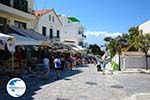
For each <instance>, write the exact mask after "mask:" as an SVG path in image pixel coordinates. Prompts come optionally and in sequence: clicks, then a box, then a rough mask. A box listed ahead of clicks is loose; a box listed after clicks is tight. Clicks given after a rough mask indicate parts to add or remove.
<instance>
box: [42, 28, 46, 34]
mask: <svg viewBox="0 0 150 100" xmlns="http://www.w3.org/2000/svg"><path fill="white" fill-rule="evenodd" d="M42 34H43V35H44V36H46V27H44V26H43V27H42Z"/></svg>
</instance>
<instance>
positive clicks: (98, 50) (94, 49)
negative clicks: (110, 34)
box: [88, 44, 103, 55]
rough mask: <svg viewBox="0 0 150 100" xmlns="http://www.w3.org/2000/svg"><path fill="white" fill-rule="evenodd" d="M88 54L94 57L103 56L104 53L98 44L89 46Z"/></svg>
mask: <svg viewBox="0 0 150 100" xmlns="http://www.w3.org/2000/svg"><path fill="white" fill-rule="evenodd" d="M88 53H91V54H94V55H102V53H103V52H102V51H101V48H100V47H99V46H98V45H97V44H94V45H90V46H89V49H88Z"/></svg>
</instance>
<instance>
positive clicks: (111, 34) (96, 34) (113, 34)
mask: <svg viewBox="0 0 150 100" xmlns="http://www.w3.org/2000/svg"><path fill="white" fill-rule="evenodd" d="M84 34H85V35H86V36H89V35H92V36H96V37H103V38H104V37H117V36H118V35H121V33H119V32H116V33H109V32H96V31H94V32H92V31H86V32H85V33H84Z"/></svg>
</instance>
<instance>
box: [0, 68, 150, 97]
mask: <svg viewBox="0 0 150 100" xmlns="http://www.w3.org/2000/svg"><path fill="white" fill-rule="evenodd" d="M49 77H50V79H49V80H43V79H42V78H40V77H39V78H33V79H26V80H25V82H26V84H27V91H26V93H25V95H24V96H22V97H21V98H18V100H150V98H149V95H148V94H147V93H150V74H143V73H133V74H126V73H125V74H124V73H121V74H120V73H115V74H113V75H111V74H109V73H106V75H102V73H101V72H97V71H96V67H95V66H94V65H89V66H80V67H77V68H74V69H73V70H64V71H63V74H62V78H61V79H60V80H56V76H55V72H54V71H51V73H50V76H49ZM141 94H142V95H141ZM0 100H16V99H14V98H11V97H10V96H8V94H5V95H2V96H1V95H0Z"/></svg>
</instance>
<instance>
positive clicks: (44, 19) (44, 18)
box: [35, 11, 61, 36]
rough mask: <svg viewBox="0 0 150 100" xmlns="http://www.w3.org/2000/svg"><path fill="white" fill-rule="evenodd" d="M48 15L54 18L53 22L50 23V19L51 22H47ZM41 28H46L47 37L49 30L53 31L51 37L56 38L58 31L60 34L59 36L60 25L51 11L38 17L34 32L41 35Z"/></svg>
mask: <svg viewBox="0 0 150 100" xmlns="http://www.w3.org/2000/svg"><path fill="white" fill-rule="evenodd" d="M49 15H51V16H54V22H52V18H51V21H50V20H49ZM43 26H44V27H46V36H49V33H50V29H53V36H56V31H57V30H60V34H61V23H60V22H59V20H58V19H57V16H56V15H55V13H54V12H53V11H51V12H49V13H47V14H45V15H43V16H41V17H40V19H39V22H38V24H37V27H36V29H35V30H36V31H37V32H39V33H41V34H42V27H43Z"/></svg>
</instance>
